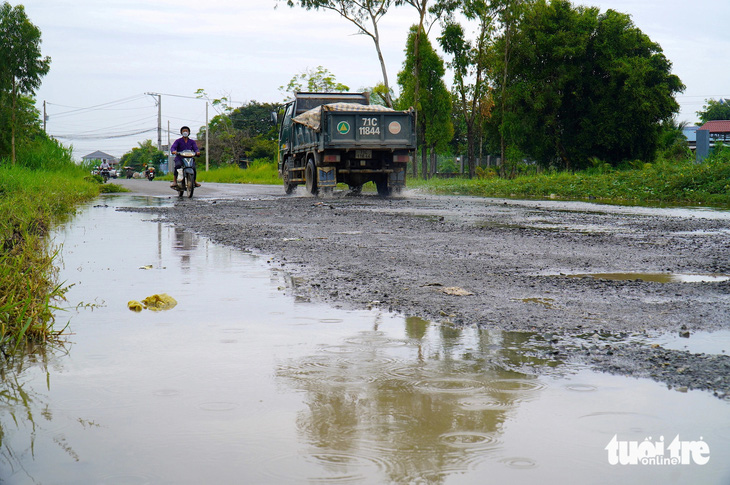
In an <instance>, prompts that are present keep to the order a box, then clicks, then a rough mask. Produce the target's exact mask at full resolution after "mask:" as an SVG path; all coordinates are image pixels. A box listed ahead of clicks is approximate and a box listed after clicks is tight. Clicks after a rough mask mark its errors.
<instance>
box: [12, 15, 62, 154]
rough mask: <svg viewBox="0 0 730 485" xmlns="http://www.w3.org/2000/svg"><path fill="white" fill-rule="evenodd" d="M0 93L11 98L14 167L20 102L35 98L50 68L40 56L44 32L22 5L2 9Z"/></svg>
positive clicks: (48, 63)
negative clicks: (42, 32) (30, 97)
mask: <svg viewBox="0 0 730 485" xmlns="http://www.w3.org/2000/svg"><path fill="white" fill-rule="evenodd" d="M0 53H2V54H1V55H0V89H2V90H3V91H6V92H8V93H9V94H10V105H11V106H10V113H11V114H10V133H11V134H10V140H11V141H10V145H11V160H12V163H13V164H15V140H16V134H17V129H18V123H17V121H18V117H17V115H16V113H17V110H18V104H19V98H20V96H21V95H24V94H25V95H31V96H32V95H33V94H34V93H35V90H36V89H37V88H38V87H39V86H40V84H41V78H42V77H43V76H45V75H46V74H47V73H48V71H49V69H50V64H51V59H50V57H42V56H41V31H40V30H39V29H38V27H36V26H35V25H33V24H32V23H31V21H30V20H29V19H28V17H27V16H26V14H25V8H24V7H23V6H22V5H18V6H15V7H13V6H11V5H10V4H9V3H8V2H4V3H3V5H2V7H0Z"/></svg>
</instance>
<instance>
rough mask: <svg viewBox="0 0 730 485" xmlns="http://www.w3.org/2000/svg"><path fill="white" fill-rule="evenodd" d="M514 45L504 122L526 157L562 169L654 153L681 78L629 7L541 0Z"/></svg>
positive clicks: (532, 7)
mask: <svg viewBox="0 0 730 485" xmlns="http://www.w3.org/2000/svg"><path fill="white" fill-rule="evenodd" d="M512 46H513V47H512V56H511V64H510V73H509V76H508V81H507V83H505V84H506V86H505V96H506V97H508V99H507V100H506V102H508V103H510V105H511V107H512V109H511V112H510V113H509V116H505V119H504V120H503V123H504V128H505V129H506V130H508V131H509V132H510V135H511V136H513V137H514V139H515V142H516V143H517V144H518V145H519V148H520V149H521V150H522V151H523V152H525V153H526V154H527V155H528V156H530V157H531V158H533V159H535V160H537V161H539V162H540V163H541V164H543V165H558V164H559V165H562V167H563V168H565V169H575V168H583V167H585V166H587V164H588V160H589V158H592V157H596V158H599V159H601V160H604V161H606V162H609V163H611V164H613V165H616V164H618V163H620V162H622V161H624V160H633V159H643V160H651V159H653V158H654V155H655V153H656V149H657V145H658V138H659V135H660V132H661V123H662V122H663V121H665V120H667V119H671V117H672V115H673V114H674V113H676V112H677V111H678V109H679V105H678V104H677V102H676V100H675V99H674V95H675V93H677V92H681V91H682V90H683V89H684V86H683V85H682V83H681V81H680V80H679V78H678V77H677V76H675V75H673V74H671V63H670V62H669V61H668V60H667V59H666V57H665V56H664V54H663V52H662V49H661V47H660V46H659V45H658V44H656V43H654V42H652V41H651V40H650V39H649V37H647V36H646V35H645V34H644V33H643V32H641V30H639V29H638V28H637V27H636V26H635V25H634V24H633V22H632V21H631V18H630V17H629V16H628V15H626V14H622V13H619V12H615V11H613V10H608V11H606V12H605V13H603V14H600V13H599V10H598V9H597V8H585V7H573V5H572V4H571V3H570V2H569V1H567V0H551V1H550V3H547V2H546V1H545V0H539V1H537V2H535V3H534V4H531V5H529V6H528V7H527V8H526V10H525V12H524V16H523V17H522V19H521V21H520V25H519V29H518V31H517V32H516V33H515V34H514V37H513V43H512Z"/></svg>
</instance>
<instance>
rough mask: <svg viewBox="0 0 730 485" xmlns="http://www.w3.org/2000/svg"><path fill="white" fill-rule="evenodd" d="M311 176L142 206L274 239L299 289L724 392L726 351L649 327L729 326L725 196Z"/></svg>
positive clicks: (265, 242) (141, 186)
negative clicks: (655, 201) (321, 185)
mask: <svg viewBox="0 0 730 485" xmlns="http://www.w3.org/2000/svg"><path fill="white" fill-rule="evenodd" d="M125 182H135V184H134V186H133V184H129V187H130V188H131V189H132V190H135V191H138V192H139V193H152V192H151V191H153V190H160V184H165V185H164V186H162V192H160V193H157V194H155V195H161V194H164V193H166V191H167V190H170V189H169V188H165V187H166V185H167V184H166V183H165V182H151V183H150V182H146V181H122V182H121V183H122V184H123V185H124V184H125ZM219 185H221V186H222V187H218V186H219ZM302 192H303V191H301V189H300V192H295V193H294V194H293V195H292V196H285V195H284V194H283V189H282V188H281V187H263V186H225V184H205V185H204V186H203V187H202V188H201V189H200V190H198V191H197V192H196V194H195V198H193V199H192V200H188V199H184V200H179V201H177V202H176V203H175V206H174V208H150V209H142V210H147V211H150V212H155V213H159V214H161V215H162V216H163V217H164V218H165V219H166V220H167V221H169V222H170V223H173V224H176V225H181V226H183V227H185V228H186V229H188V230H190V231H194V232H196V233H199V234H201V235H204V236H206V237H209V238H211V239H212V240H214V241H216V242H219V243H223V244H226V245H229V246H233V247H236V248H240V249H242V250H246V251H253V252H255V253H258V254H263V255H266V256H267V257H268V258H269V259H270V264H271V265H272V267H277V268H280V269H283V270H285V271H286V272H288V273H289V274H290V275H291V276H292V278H291V281H292V285H293V287H294V288H293V291H294V292H295V293H296V294H297V297H298V298H300V299H310V300H317V301H325V302H329V303H330V304H332V305H334V306H341V307H346V308H349V307H351V308H363V307H379V308H383V309H387V310H390V311H393V312H398V313H402V314H405V315H409V316H419V317H422V318H424V319H428V320H432V321H437V322H442V323H444V324H446V325H457V326H462V325H479V326H484V327H491V328H499V329H504V330H519V331H528V332H535V333H536V334H539V335H540V336H542V337H543V338H544V339H545V341H546V343H547V347H546V349H545V351H544V352H545V355H546V356H547V357H549V358H551V359H554V360H578V361H583V362H586V363H588V364H590V365H592V366H594V367H596V368H599V369H601V370H604V371H609V372H613V373H619V374H623V375H633V376H637V377H648V378H652V379H655V380H658V381H661V382H665V383H667V384H668V385H670V386H672V387H674V388H677V389H679V390H684V389H685V388H686V389H704V390H708V391H710V392H712V393H714V394H715V395H717V396H718V397H721V398H726V399H730V357H729V356H727V355H724V354H722V353H720V354H695V353H691V352H688V351H679V350H669V349H665V348H662V347H661V346H659V345H656V344H654V345H652V344H651V343H650V340H651V338H652V337H656V336H659V335H664V334H671V333H675V334H679V335H681V336H682V337H686V338H691V336H692V334H693V333H694V332H697V331H718V330H722V331H728V330H730V280H729V278H728V275H730V213H728V212H719V211H709V210H708V211H703V210H701V209H647V208H640V207H624V206H607V205H597V204H590V203H579V202H560V201H516V200H503V199H479V198H471V197H444V196H432V195H424V194H419V193H417V192H413V191H407V192H406V193H405V194H404V195H403V196H401V197H393V198H388V199H382V198H379V197H377V196H375V195H372V194H363V195H360V196H350V195H349V194H347V193H345V192H336V193H335V194H334V196H333V197H331V198H314V197H308V196H305V195H304V194H303V193H302ZM130 210H132V209H130ZM134 210H140V209H134Z"/></svg>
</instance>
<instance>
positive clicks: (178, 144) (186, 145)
mask: <svg viewBox="0 0 730 485" xmlns="http://www.w3.org/2000/svg"><path fill="white" fill-rule="evenodd" d="M180 134H181V135H182V137H181V138H178V139H177V140H175V141H174V142H173V144H172V146H171V147H170V153H172V154H173V155H175V175H174V176H173V178H172V183H171V184H170V187H172V188H175V187H177V170H178V169H181V168H183V160H182V157H181V156H180V154H179V153H178V152H182V151H185V150H192V151H194V152H195V155H196V156H199V155H200V150H199V149H198V144H197V143H195V140H193V139H192V138H190V128H189V127H187V126H183V127H182V128H180ZM193 170H194V175H195V186H196V187H200V184H199V183H198V171H197V169H195V168H194V169H193Z"/></svg>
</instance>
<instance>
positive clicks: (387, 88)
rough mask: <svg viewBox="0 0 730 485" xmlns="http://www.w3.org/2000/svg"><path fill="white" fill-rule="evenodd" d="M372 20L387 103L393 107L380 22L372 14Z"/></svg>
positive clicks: (374, 40) (389, 106)
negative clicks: (381, 43)
mask: <svg viewBox="0 0 730 485" xmlns="http://www.w3.org/2000/svg"><path fill="white" fill-rule="evenodd" d="M370 18H371V20H372V21H373V31H374V33H375V35H373V42H375V50H376V51H378V60H379V61H380V69H382V71H383V84H385V104H387V105H388V108H392V107H393V100H392V99H390V84H389V83H388V70H387V69H386V68H385V59H384V58H383V52H382V51H381V50H380V34H379V33H378V23H377V22H376V21H375V18H374V17H373V16H372V15H371V16H370Z"/></svg>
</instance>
